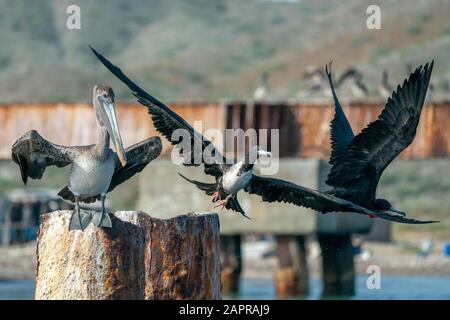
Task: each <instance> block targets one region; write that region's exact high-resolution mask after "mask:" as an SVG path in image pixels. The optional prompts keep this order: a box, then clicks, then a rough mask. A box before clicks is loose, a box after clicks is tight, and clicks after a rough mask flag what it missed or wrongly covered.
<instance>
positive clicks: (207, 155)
mask: <svg viewBox="0 0 450 320" xmlns="http://www.w3.org/2000/svg"><path fill="white" fill-rule="evenodd" d="M90 48H91V50H92V51H93V52H94V54H95V55H96V57H97V58H98V59H99V60H100V61H101V62H102V63H103V65H104V66H105V67H106V68H107V69H108V70H109V71H111V72H112V73H113V74H114V75H115V76H116V77H117V78H119V80H120V81H122V82H123V83H124V84H125V85H126V86H127V87H128V88H130V90H131V91H132V93H133V95H134V96H135V97H136V98H137V100H138V101H139V102H140V103H141V104H143V105H144V106H146V107H147V108H148V111H149V113H150V114H151V116H152V120H153V124H154V126H155V128H156V130H158V132H160V133H161V134H162V135H163V136H164V137H165V138H166V139H167V140H168V141H169V142H170V143H171V144H173V145H175V146H177V145H178V146H181V145H180V143H181V142H182V141H183V139H182V138H181V137H180V138H178V139H174V137H173V134H174V132H175V131H176V130H179V129H182V130H185V132H187V133H188V134H189V136H190V147H191V148H190V152H189V153H185V154H181V155H182V156H183V158H184V159H185V161H184V163H183V164H184V165H186V166H199V165H201V164H204V165H205V173H206V174H209V175H213V176H215V177H218V176H221V175H223V168H224V166H225V164H226V163H227V162H226V159H225V157H224V156H223V155H222V154H221V153H220V152H219V150H217V149H216V148H215V147H214V145H213V144H212V142H211V141H209V140H208V139H207V138H206V137H204V136H203V135H202V134H200V133H199V132H197V131H196V130H195V129H194V128H193V127H192V126H191V125H190V124H189V123H187V122H186V121H185V120H184V119H183V118H182V117H180V116H179V115H178V114H176V113H175V112H174V111H172V109H170V108H169V107H168V106H166V105H165V104H163V103H162V102H160V101H159V100H157V99H156V98H154V97H153V96H151V95H150V94H149V93H147V92H145V91H144V90H143V89H141V88H140V87H139V86H138V85H137V84H135V83H134V82H133V81H131V79H130V78H128V77H127V76H126V75H125V74H124V73H123V72H122V71H121V70H120V69H119V68H118V67H116V66H115V65H113V64H112V63H111V62H109V61H108V60H107V59H106V58H105V57H104V56H102V55H101V54H100V53H98V52H97V51H95V50H94V49H93V48H92V47H90ZM195 140H196V141H197V142H196V143H194V141H195ZM196 145H199V146H201V150H198V151H197V150H195V146H196ZM205 149H206V150H207V151H208V152H204V151H205ZM182 151H184V150H182ZM199 152H201V153H202V155H201V156H200V157H199V155H198V154H197V155H196V153H199ZM183 153H184V152H183ZM199 162H200V163H199Z"/></svg>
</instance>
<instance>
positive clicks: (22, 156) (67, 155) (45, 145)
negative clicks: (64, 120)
mask: <svg viewBox="0 0 450 320" xmlns="http://www.w3.org/2000/svg"><path fill="white" fill-rule="evenodd" d="M73 152H74V151H73V148H71V147H64V146H60V145H57V144H53V143H51V142H49V141H47V140H45V139H44V138H42V136H41V135H40V134H39V133H38V132H37V131H36V130H31V131H28V132H26V133H25V134H24V135H23V136H21V137H20V138H19V139H17V141H16V142H14V144H13V146H12V148H11V158H12V160H13V161H14V162H15V163H17V164H18V165H19V167H20V174H21V176H22V181H23V183H24V184H27V181H28V178H31V179H40V178H42V175H43V174H44V172H45V169H46V168H47V167H48V166H57V167H65V166H67V165H68V164H70V163H71V162H72V157H73Z"/></svg>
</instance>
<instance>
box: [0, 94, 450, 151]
mask: <svg viewBox="0 0 450 320" xmlns="http://www.w3.org/2000/svg"><path fill="white" fill-rule="evenodd" d="M170 106H171V107H172V108H173V109H174V111H175V112H177V113H178V114H180V115H181V116H182V117H183V118H185V119H186V121H188V122H189V123H191V124H194V121H201V122H202V126H201V128H199V129H201V130H207V129H210V128H214V129H219V130H220V131H222V132H223V131H224V130H225V128H233V129H237V128H243V129H249V128H255V129H279V130H280V131H279V133H280V145H279V150H280V155H281V156H282V157H302V158H308V157H317V158H322V159H327V158H328V157H329V154H330V137H329V134H330V129H329V123H330V121H331V119H332V118H333V115H334V108H333V105H332V104H331V103H328V104H327V103H317V102H316V103H252V102H248V103H245V102H233V103H228V104H224V103H214V102H212V103H205V102H186V103H174V104H170ZM382 107H383V105H382V104H381V103H352V104H350V106H349V105H348V104H345V105H344V107H343V108H344V112H345V113H346V114H347V116H348V118H349V121H350V123H351V124H352V127H353V131H354V132H355V133H357V132H359V131H360V130H361V129H362V128H364V127H365V126H366V125H367V124H368V123H369V122H371V121H373V120H375V119H376V118H377V117H378V115H379V113H380V112H381V110H382ZM117 113H118V117H119V126H120V129H121V131H122V138H123V140H124V143H125V144H126V145H131V144H133V143H136V142H138V141H141V140H143V139H145V138H147V137H149V136H153V135H156V134H157V132H156V131H155V130H154V128H153V124H152V122H151V120H150V116H149V115H148V112H147V109H146V108H145V107H143V106H141V105H140V104H137V103H119V104H118V108H117ZM449 124H450V103H432V104H427V105H426V106H425V107H424V110H423V112H422V117H421V121H420V123H419V127H418V130H417V136H416V139H415V140H414V142H413V144H412V145H411V146H410V147H409V148H408V149H407V150H405V151H404V152H403V154H402V155H401V156H402V158H427V157H446V156H449V155H450V125H449ZM0 127H1V128H2V131H1V134H0V159H8V158H9V157H10V148H11V145H12V143H13V142H14V141H15V140H16V139H17V138H18V137H19V136H21V135H22V134H23V133H24V132H26V131H27V130H30V129H36V130H38V131H39V132H40V133H41V134H42V135H43V136H44V137H46V138H47V139H49V140H50V141H52V142H54V143H58V144H63V145H86V144H91V143H95V142H96V140H97V130H96V125H95V117H94V113H93V112H92V106H91V105H90V104H89V103H55V104H43V103H40V104H4V105H0ZM163 141H164V142H163V146H164V148H163V155H166V156H167V155H168V154H169V152H170V150H171V148H172V147H171V146H170V144H169V143H168V142H167V141H166V140H165V139H164V140H163ZM269 141H270V136H269ZM269 146H270V144H269ZM218 148H219V149H221V148H222V146H221V145H218Z"/></svg>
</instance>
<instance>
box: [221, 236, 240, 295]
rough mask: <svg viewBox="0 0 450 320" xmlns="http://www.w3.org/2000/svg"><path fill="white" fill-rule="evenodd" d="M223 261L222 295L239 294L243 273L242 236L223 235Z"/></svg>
mask: <svg viewBox="0 0 450 320" xmlns="http://www.w3.org/2000/svg"><path fill="white" fill-rule="evenodd" d="M220 250H221V260H222V274H221V279H222V293H223V294H229V295H233V294H237V293H238V292H239V281H240V277H241V271H242V255H241V235H240V234H234V235H222V236H221V237H220Z"/></svg>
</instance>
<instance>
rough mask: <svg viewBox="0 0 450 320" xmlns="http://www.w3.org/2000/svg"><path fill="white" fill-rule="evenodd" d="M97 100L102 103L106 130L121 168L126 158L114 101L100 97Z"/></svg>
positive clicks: (125, 162)
mask: <svg viewBox="0 0 450 320" xmlns="http://www.w3.org/2000/svg"><path fill="white" fill-rule="evenodd" d="M99 99H100V101H101V102H102V106H103V109H104V110H105V114H106V117H107V119H105V120H106V121H105V124H106V127H107V129H108V132H109V135H110V136H111V140H112V142H113V144H114V148H115V149H116V152H117V155H118V156H119V160H120V163H121V164H122V166H125V165H126V164H127V158H126V155H125V150H124V147H123V143H122V137H121V136H120V131H119V124H118V123H117V115H116V108H115V104H114V101H112V100H111V99H105V98H103V97H100V98H99Z"/></svg>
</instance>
